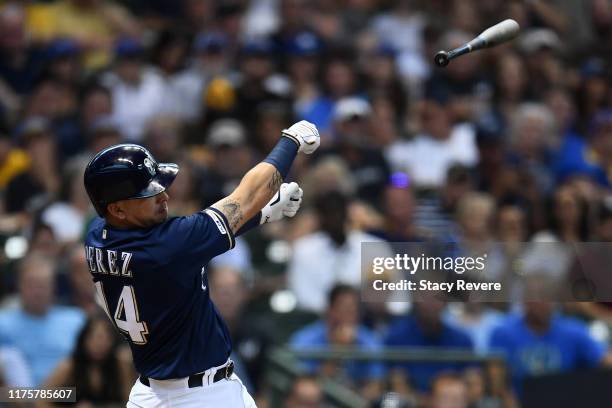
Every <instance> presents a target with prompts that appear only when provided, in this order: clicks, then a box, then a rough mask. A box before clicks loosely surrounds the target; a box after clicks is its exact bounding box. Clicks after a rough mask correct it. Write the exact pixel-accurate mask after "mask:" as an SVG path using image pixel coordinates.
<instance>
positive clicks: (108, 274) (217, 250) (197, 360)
mask: <svg viewBox="0 0 612 408" xmlns="http://www.w3.org/2000/svg"><path fill="white" fill-rule="evenodd" d="M233 246H234V236H233V234H232V231H231V230H230V229H229V225H228V223H227V219H226V218H225V216H224V215H223V214H222V213H221V212H219V211H218V210H216V209H213V208H209V209H207V210H205V211H202V212H199V213H197V214H194V215H191V216H189V217H177V218H171V219H168V220H167V221H166V222H164V223H162V224H158V225H155V226H153V227H150V228H145V229H117V228H113V227H111V226H109V225H108V224H107V223H106V222H105V220H104V219H102V218H97V219H96V220H94V222H92V224H91V226H90V228H89V231H88V233H87V237H86V239H85V252H86V256H87V261H88V265H89V269H90V272H91V274H92V276H93V280H94V282H95V285H96V290H97V293H98V297H99V299H98V300H99V302H101V304H102V306H103V307H104V308H105V310H106V312H107V314H108V315H109V317H110V319H111V320H112V321H113V323H114V324H115V325H116V326H117V328H118V329H119V330H120V331H121V333H122V334H123V335H124V336H125V338H126V339H127V340H128V341H129V343H130V346H131V348H132V355H133V357H134V364H135V366H136V369H137V370H138V372H139V373H140V374H142V375H145V376H147V377H151V378H154V379H158V380H164V379H170V378H181V377H187V376H189V375H191V374H195V373H200V372H203V371H205V370H207V369H208V368H210V367H214V366H219V365H222V364H223V363H225V362H226V361H227V359H228V357H229V355H230V351H231V341H230V337H229V333H228V330H227V327H226V325H225V323H224V322H223V320H222V319H221V316H220V315H219V312H218V311H217V309H216V308H215V306H214V305H213V303H212V301H211V300H210V294H209V290H208V277H207V274H206V265H207V264H208V262H209V261H210V260H211V259H212V258H213V257H215V256H217V255H219V254H221V253H223V252H225V251H227V250H229V249H231V248H233Z"/></svg>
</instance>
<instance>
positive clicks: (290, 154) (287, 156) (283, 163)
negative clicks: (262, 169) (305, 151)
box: [264, 136, 299, 180]
mask: <svg viewBox="0 0 612 408" xmlns="http://www.w3.org/2000/svg"><path fill="white" fill-rule="evenodd" d="M298 148H299V145H298V144H297V143H296V142H295V141H294V140H293V139H290V138H288V137H285V136H283V137H281V138H280V140H279V141H278V143H277V144H276V146H274V149H272V151H271V152H270V154H269V155H268V157H266V158H265V159H264V162H265V163H270V164H271V165H273V166H274V167H276V169H277V170H278V172H279V173H280V174H281V177H282V178H283V180H284V179H285V178H286V177H287V174H289V169H290V168H291V165H292V164H293V160H294V159H295V156H296V155H297V152H298Z"/></svg>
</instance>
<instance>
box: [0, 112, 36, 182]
mask: <svg viewBox="0 0 612 408" xmlns="http://www.w3.org/2000/svg"><path fill="white" fill-rule="evenodd" d="M29 166H30V158H29V157H28V156H27V155H26V153H25V152H24V151H23V150H22V149H19V148H17V147H16V146H15V145H14V144H13V142H12V140H11V138H10V134H9V129H8V128H7V127H6V125H5V124H4V123H0V190H1V191H4V189H5V188H6V186H7V185H8V184H9V182H10V181H11V180H12V179H13V178H14V177H16V176H18V175H19V174H21V173H23V172H24V171H26V170H27V169H28V168H29Z"/></svg>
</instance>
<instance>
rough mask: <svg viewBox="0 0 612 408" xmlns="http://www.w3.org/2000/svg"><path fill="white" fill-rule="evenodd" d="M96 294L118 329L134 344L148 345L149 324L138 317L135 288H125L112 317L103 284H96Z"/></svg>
mask: <svg viewBox="0 0 612 408" xmlns="http://www.w3.org/2000/svg"><path fill="white" fill-rule="evenodd" d="M96 292H97V293H98V299H97V300H98V303H99V304H100V306H102V308H103V309H104V311H105V312H106V314H107V315H108V317H109V318H110V319H111V320H112V321H113V322H115V325H116V326H117V328H118V329H119V330H120V331H121V332H122V333H123V334H125V335H126V336H127V337H129V339H130V340H131V341H132V343H134V344H139V345H143V344H146V343H147V338H146V335H147V334H149V329H148V328H147V323H145V322H143V321H141V320H140V317H139V316H138V304H137V303H136V296H134V287H133V286H124V287H123V289H122V290H121V295H119V301H118V302H117V307H116V308H115V313H113V314H112V315H111V313H110V310H109V308H108V303H107V302H106V296H104V290H103V289H102V282H96Z"/></svg>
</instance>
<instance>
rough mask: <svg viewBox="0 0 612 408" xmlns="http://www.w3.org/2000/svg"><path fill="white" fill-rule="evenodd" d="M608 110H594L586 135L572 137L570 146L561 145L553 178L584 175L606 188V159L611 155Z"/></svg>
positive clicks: (611, 115)
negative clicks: (595, 112) (563, 146)
mask: <svg viewBox="0 0 612 408" xmlns="http://www.w3.org/2000/svg"><path fill="white" fill-rule="evenodd" d="M611 146H612V111H611V110H603V111H600V112H598V113H597V114H596V115H595V116H594V117H593V119H592V120H591V123H590V126H589V134H588V138H587V139H586V140H585V142H584V143H581V142H580V141H578V140H576V141H575V142H574V144H573V146H572V148H571V149H569V148H565V149H564V150H563V151H562V153H563V155H562V156H560V157H559V161H558V163H557V177H558V178H559V179H561V180H564V179H566V178H569V177H572V176H585V177H588V178H590V179H592V180H593V181H595V182H597V183H599V184H600V185H601V186H604V187H609V186H610V179H609V176H608V170H607V169H608V168H609V166H610V163H609V162H608V161H609V160H610V158H611V157H612V148H611Z"/></svg>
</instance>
